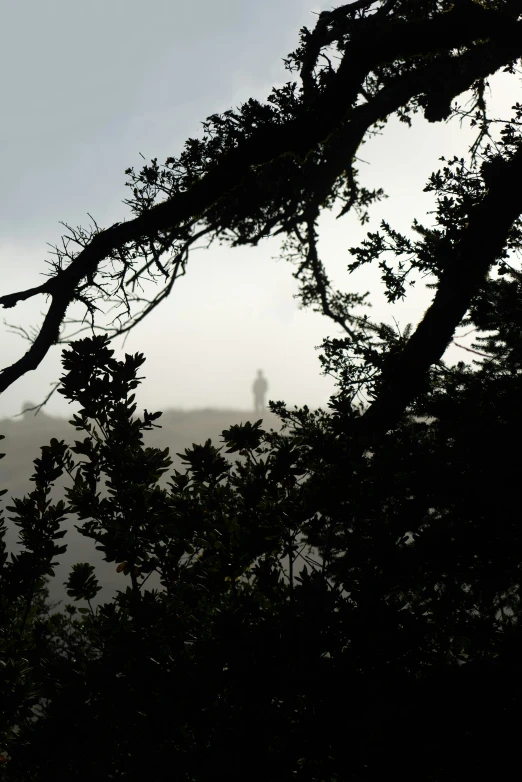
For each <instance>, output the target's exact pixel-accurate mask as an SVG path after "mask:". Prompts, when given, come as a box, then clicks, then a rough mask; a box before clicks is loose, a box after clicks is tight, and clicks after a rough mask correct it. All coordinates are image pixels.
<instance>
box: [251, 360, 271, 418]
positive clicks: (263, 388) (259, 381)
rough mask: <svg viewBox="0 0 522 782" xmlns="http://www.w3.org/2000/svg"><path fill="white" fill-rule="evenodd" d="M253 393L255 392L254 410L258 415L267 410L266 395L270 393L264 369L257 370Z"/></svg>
mask: <svg viewBox="0 0 522 782" xmlns="http://www.w3.org/2000/svg"><path fill="white" fill-rule="evenodd" d="M252 391H253V392H254V410H255V412H256V413H259V412H262V411H263V410H264V409H265V394H266V392H267V391H268V383H267V382H266V378H265V377H264V376H263V370H262V369H258V370H257V377H256V379H255V380H254V385H253V386H252Z"/></svg>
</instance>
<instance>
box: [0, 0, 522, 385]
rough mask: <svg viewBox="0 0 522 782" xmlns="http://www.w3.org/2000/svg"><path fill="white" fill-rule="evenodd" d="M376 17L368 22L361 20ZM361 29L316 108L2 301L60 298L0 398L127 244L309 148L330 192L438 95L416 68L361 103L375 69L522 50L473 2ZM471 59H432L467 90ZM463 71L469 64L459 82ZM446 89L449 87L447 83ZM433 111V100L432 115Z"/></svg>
mask: <svg viewBox="0 0 522 782" xmlns="http://www.w3.org/2000/svg"><path fill="white" fill-rule="evenodd" d="M356 5H357V4H356ZM359 5H361V4H359ZM368 5H371V4H370V3H363V4H362V5H361V8H363V7H366V6H368ZM393 5H394V4H393V3H386V4H385V5H383V6H382V7H381V10H382V9H384V8H385V6H387V7H388V8H392V7H393ZM354 10H355V5H354V4H352V5H351V6H344V7H343V8H342V9H337V11H340V12H342V13H346V15H348V16H350V17H352V16H353V12H354ZM334 13H337V12H334ZM339 15H341V14H339ZM373 16H377V14H374V15H373ZM372 19H373V17H369V18H368V19H365V20H357V21H370V20H372ZM327 21H328V17H327ZM319 23H321V19H320V20H319ZM323 24H324V18H323ZM354 30H356V31H357V34H355V32H354V34H353V36H352V38H351V39H350V41H349V42H348V43H347V45H346V50H345V53H344V55H343V58H342V61H341V64H340V66H339V68H338V70H337V72H336V73H335V78H334V79H333V82H332V84H331V86H330V87H329V88H328V89H325V90H324V91H323V92H322V93H321V94H320V95H318V96H317V97H316V98H315V99H314V101H313V106H312V107H311V106H310V105H306V104H304V108H303V110H302V111H301V112H299V113H298V114H297V115H296V116H295V117H294V118H291V119H290V120H288V121H287V122H284V123H279V124H277V123H275V124H274V123H271V124H268V125H265V126H262V127H259V128H258V129H256V130H254V131H253V132H252V133H251V134H250V135H249V136H248V137H246V138H244V139H242V140H241V143H239V144H238V145H237V147H236V148H235V149H232V150H231V151H229V152H227V153H225V154H224V155H223V156H221V157H220V158H219V159H217V160H216V162H215V163H214V164H213V165H212V166H211V167H210V169H209V170H208V171H207V173H206V174H205V175H204V176H203V177H202V178H201V179H200V180H199V181H196V182H194V183H193V184H192V186H191V187H190V188H189V189H188V190H187V191H184V192H178V193H176V194H174V195H173V196H172V197H171V198H168V199H167V200H166V201H164V202H162V203H159V204H156V205H155V206H151V207H150V208H149V209H146V210H144V211H143V212H142V213H141V214H139V215H138V216H137V217H136V218H135V219H133V220H129V221H127V222H124V223H120V224H116V225H114V226H112V227H111V228H109V229H107V230H104V231H100V232H98V233H96V234H95V235H94V236H93V238H92V240H91V241H90V242H89V243H88V244H87V246H85V247H84V249H82V251H81V252H79V253H78V254H77V255H76V256H75V257H74V258H73V259H72V260H71V263H70V264H69V266H68V267H67V268H65V269H60V270H59V271H58V272H57V274H56V275H55V276H54V277H52V278H50V279H49V280H47V281H46V282H45V283H44V284H43V285H41V286H38V287H35V288H30V289H28V290H25V291H20V292H17V293H12V294H7V295H5V296H2V297H0V304H1V305H2V306H4V307H8V308H9V307H13V306H15V305H16V304H17V302H19V301H23V300H27V299H29V298H31V297H33V296H35V295H38V294H48V295H50V296H51V299H52V302H51V305H50V307H49V310H48V312H47V315H46V317H45V319H44V322H43V325H42V327H41V329H40V332H39V334H38V336H37V338H36V339H35V341H34V343H33V344H32V345H31V347H30V349H29V350H28V351H27V353H26V354H25V355H24V356H23V357H22V358H21V359H20V360H19V361H17V362H16V363H15V364H13V365H12V366H10V367H7V368H5V369H4V370H2V372H1V373H0V392H2V391H4V390H5V389H6V388H8V387H9V386H10V385H11V384H12V383H14V382H15V381H16V380H17V379H18V378H19V377H21V376H22V375H23V374H25V372H27V371H30V370H32V369H35V368H36V367H37V366H38V365H39V363H40V362H41V361H42V359H43V358H44V357H45V355H46V353H47V352H48V350H49V348H50V347H51V346H52V345H53V344H54V343H55V342H56V341H57V340H58V339H59V333H60V328H61V326H62V324H63V322H64V318H65V315H66V312H67V309H68V307H69V306H70V304H71V303H73V301H75V300H76V299H77V298H78V287H79V286H80V284H81V283H82V281H83V280H85V279H87V280H93V279H94V277H95V275H96V273H97V272H98V270H99V266H100V263H101V262H102V261H103V260H105V259H108V258H112V259H113V260H118V253H119V252H121V250H122V248H124V247H126V246H128V245H129V244H135V245H136V244H137V245H138V246H139V243H140V242H143V241H144V240H146V239H149V238H150V237H156V236H158V234H161V232H169V234H170V237H171V241H172V240H175V239H176V238H177V235H178V233H179V236H181V237H183V236H185V235H186V231H187V226H191V225H194V223H195V222H197V221H198V220H204V219H205V217H206V215H207V214H208V212H209V210H211V209H212V207H213V206H214V205H215V204H216V203H218V202H219V201H220V199H221V198H222V197H223V195H224V194H227V193H228V194H229V193H231V192H233V191H234V190H235V189H237V188H240V187H241V184H242V182H243V180H244V179H245V177H247V176H249V175H250V174H251V172H252V170H253V169H254V168H255V167H263V166H265V165H267V164H269V163H271V162H272V161H273V160H276V159H282V158H283V157H284V156H286V155H290V156H293V157H294V158H296V159H298V160H300V161H306V159H307V157H308V155H309V154H310V152H311V150H314V149H317V148H318V146H320V145H323V146H324V147H325V148H327V151H328V153H329V156H330V157H329V159H328V158H327V159H326V162H325V164H324V167H323V169H322V170H321V167H319V169H318V171H319V174H318V179H320V178H321V177H323V181H324V191H327V189H328V185H329V184H331V182H332V178H335V176H336V175H337V176H338V175H339V173H340V171H341V172H342V168H343V167H345V168H347V167H349V166H350V165H351V159H352V156H350V154H349V153H350V150H349V147H350V137H351V141H352V145H353V147H355V146H356V145H357V146H358V143H360V140H361V138H362V135H364V132H366V131H367V130H368V129H369V127H370V126H371V124H373V123H374V122H375V121H376V116H377V115H379V117H380V118H382V117H385V116H388V115H389V113H391V112H392V111H393V110H395V108H396V107H397V105H399V106H400V105H403V104H404V102H407V101H408V100H410V99H411V98H412V97H413V96H414V95H416V94H424V93H425V92H426V91H428V92H429V90H430V85H429V84H428V85H426V82H422V80H421V71H422V70H423V69H422V68H419V69H417V68H414V69H413V70H412V71H411V72H410V73H407V74H405V75H401V76H398V77H397V79H396V82H395V87H396V91H395V92H394V84H393V83H392V84H390V85H388V87H386V88H385V89H384V90H382V91H381V92H378V93H377V95H376V96H375V97H373V96H372V100H371V101H369V102H368V103H367V104H366V105H364V106H357V105H355V104H356V102H357V98H358V95H359V94H360V93H361V89H362V85H363V82H364V79H365V78H366V76H367V75H368V73H370V72H371V71H372V70H373V69H375V68H376V67H379V66H381V65H383V64H385V63H393V62H395V61H397V60H401V59H406V58H409V57H412V56H415V57H419V56H420V57H430V56H433V54H434V53H436V52H440V51H448V50H451V49H453V48H455V47H465V46H471V45H472V44H473V42H474V41H476V40H483V41H487V42H489V50H490V52H491V53H492V61H494V62H495V64H496V66H497V67H499V65H502V64H507V63H510V62H511V61H512V60H513V59H514V58H517V57H520V56H521V54H522V43H521V42H522V23H520V22H514V21H513V18H509V17H507V16H506V15H505V14H502V13H500V12H497V11H490V10H487V9H485V8H483V7H481V6H479V5H477V4H475V3H473V2H471V0H469V2H466V3H459V4H457V5H455V7H454V9H453V10H452V11H451V12H448V13H443V14H438V15H437V16H435V17H433V18H431V19H427V20H423V21H413V22H405V21H397V22H394V20H393V17H382V18H381V22H380V24H377V23H374V24H372V25H362V26H359V27H354ZM473 55H474V53H473V50H471V51H470V52H468V53H467V55H463V57H462V58H458V57H452V58H451V59H452V60H454V61H455V63H453V62H449V60H448V61H446V62H445V63H444V64H443V63H432V64H431V67H434V68H435V69H436V68H437V67H438V68H439V70H440V69H442V71H444V67H445V68H446V70H445V71H444V73H445V76H446V77H447V76H450V79H452V80H455V84H456V89H457V90H458V89H461V90H462V89H466V88H467V87H469V82H470V78H471V77H472V76H474V77H475V79H476V78H477V70H480V65H481V63H482V70H484V67H483V63H484V59H483V58H477V57H476V56H475V62H474V63H473V59H474V57H473ZM466 57H467V59H466ZM478 59H480V62H479V61H478ZM466 63H467V64H468V67H467V71H466ZM459 65H460V66H464V67H462V72H461V74H460V79H459V73H458V69H459ZM429 67H430V65H427V66H426V68H428V69H429ZM489 72H491V71H488V73H489ZM442 75H443V74H442V72H441V77H442ZM438 83H439V84H444V83H445V82H444V79H443V78H442V79H441V81H440V82H438ZM446 83H447V80H446ZM454 89H455V88H454V87H453V86H452V88H451V90H449V92H450V93H451V92H454ZM415 90H416V92H415ZM446 92H448V89H446ZM455 94H458V92H457V93H455ZM446 98H447V94H445V99H446ZM429 106H430V102H429V100H428V105H427V110H426V114H427V115H428V109H429ZM311 108H312V109H313V110H311ZM365 115H366V116H365ZM363 117H364V119H363ZM379 117H378V118H379ZM347 147H348V149H347ZM352 181H353V180H352ZM315 185H316V187H315V188H314V190H316V192H318V190H317V187H318V182H316V183H315ZM320 189H321V188H319V190H320ZM324 191H323V192H324ZM225 228H226V226H225ZM209 230H210V229H209Z"/></svg>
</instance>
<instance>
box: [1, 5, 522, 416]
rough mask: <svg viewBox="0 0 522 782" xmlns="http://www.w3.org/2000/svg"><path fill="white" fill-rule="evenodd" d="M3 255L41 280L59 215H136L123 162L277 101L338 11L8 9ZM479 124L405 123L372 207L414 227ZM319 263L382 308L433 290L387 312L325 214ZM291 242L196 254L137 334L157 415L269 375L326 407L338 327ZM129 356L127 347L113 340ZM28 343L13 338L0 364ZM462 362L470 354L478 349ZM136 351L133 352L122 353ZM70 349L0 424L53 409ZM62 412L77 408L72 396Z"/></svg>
mask: <svg viewBox="0 0 522 782" xmlns="http://www.w3.org/2000/svg"><path fill="white" fill-rule="evenodd" d="M0 7H1V25H0V31H1V32H0V36H1V40H0V68H1V70H0V73H1V74H2V76H1V79H2V101H3V105H2V118H3V121H2V124H1V126H0V139H1V145H0V155H1V156H2V177H1V179H0V207H1V208H0V263H1V280H2V286H1V288H2V293H8V292H11V291H14V290H17V289H20V288H25V287H32V286H34V285H37V284H39V283H40V282H41V281H42V278H41V277H39V275H41V274H42V273H43V272H45V269H46V267H45V259H46V257H48V243H49V244H50V245H54V244H57V243H59V241H60V237H61V235H62V233H63V229H62V228H61V226H60V225H59V221H64V222H66V223H69V224H72V225H84V226H86V225H88V223H89V218H88V213H90V214H92V215H93V216H94V217H95V219H96V221H97V222H98V224H99V225H100V226H102V227H108V226H110V225H111V224H113V223H114V222H115V221H117V220H123V219H125V218H126V217H128V216H129V211H128V209H127V207H125V206H124V205H123V204H122V201H123V199H124V198H126V196H127V188H125V186H124V184H125V175H124V171H125V169H126V168H127V167H129V166H135V167H136V168H139V167H140V166H141V164H142V163H143V161H142V159H141V158H140V153H141V154H143V155H144V156H145V157H146V158H147V159H149V158H151V157H157V158H158V159H159V161H160V162H162V161H163V160H164V159H165V158H166V157H168V156H169V155H178V154H179V152H180V151H181V149H182V145H183V142H184V141H185V139H186V138H187V137H189V136H197V135H199V134H200V133H201V124H200V123H201V121H202V120H204V119H205V118H206V117H207V116H208V115H210V114H212V113H215V112H219V111H223V110H225V109H227V108H230V107H235V106H238V105H239V104H240V103H241V102H243V101H244V100H246V99H248V98H249V97H251V96H253V97H256V98H260V99H263V98H265V97H266V96H267V95H268V93H269V92H270V89H271V87H272V86H273V85H275V84H280V83H283V82H284V81H288V80H289V79H290V78H291V77H290V75H289V74H288V73H287V72H285V70H284V68H283V63H282V58H283V57H285V56H286V55H287V54H288V53H289V52H290V51H291V50H293V49H294V48H295V47H296V45H297V41H298V32H299V29H300V27H301V26H302V25H303V24H306V25H308V26H313V24H314V20H315V18H316V17H315V15H314V12H315V13H317V12H318V11H320V10H324V9H326V8H330V7H331V5H330V3H323V2H317V1H314V0H283V2H281V0H278V1H277V2H276V0H264V2H263V3H260V2H258V0H222V2H220V3H216V2H215V0H191V2H190V3H187V2H180V0H89V2H88V3H86V2H80V1H79V0H45V2H41V0H18V2H4V3H2V4H1V6H0ZM507 79H508V77H502V78H500V79H499V80H498V105H499V106H501V105H502V106H507V107H509V106H510V105H511V104H512V103H514V102H515V100H520V95H516V94H515V93H514V89H515V88H516V89H517V90H518V87H519V82H517V81H515V79H514V78H513V77H511V78H510V80H509V86H508V81H507ZM472 139H473V136H472V135H471V131H469V130H468V129H467V128H465V127H463V128H462V129H461V128H460V127H459V124H458V122H456V121H454V122H453V123H451V124H449V125H437V126H434V125H429V124H428V123H426V122H425V121H424V120H423V119H422V118H419V119H418V120H416V121H415V122H414V125H413V127H412V128H411V129H409V128H408V127H407V126H406V125H405V124H401V123H399V122H396V121H392V122H390V123H389V125H388V127H387V128H386V129H385V131H384V133H383V135H382V136H381V137H379V138H376V139H372V140H371V141H370V142H369V143H368V144H366V145H365V146H364V147H363V149H362V151H361V153H360V157H361V158H362V159H363V160H364V162H360V163H359V168H360V170H361V183H362V184H365V185H366V186H367V187H379V186H382V187H383V188H384V189H385V191H386V192H387V194H388V195H389V199H388V200H387V201H385V202H383V204H382V205H380V206H379V207H378V208H376V209H375V210H374V213H373V218H372V225H371V226H370V227H376V226H377V225H378V222H379V220H380V219H381V218H382V217H385V218H386V219H387V220H389V221H390V222H391V224H392V225H393V226H394V227H396V228H398V229H402V230H407V229H408V228H409V226H410V224H411V222H412V220H413V217H417V218H418V219H419V220H420V222H424V223H425V224H430V223H431V218H429V217H426V212H427V211H428V210H429V209H430V208H432V206H433V201H432V198H431V196H428V195H427V194H424V193H422V189H423V187H424V185H425V184H426V181H427V179H428V176H429V174H430V173H431V171H433V170H436V169H437V168H439V167H440V166H441V165H442V164H440V163H439V162H438V160H437V159H438V158H439V157H440V156H441V155H445V156H446V157H448V158H451V157H452V156H453V154H457V155H465V154H466V152H467V149H468V147H469V144H470V143H471V140H472ZM323 223H324V225H323V229H324V230H323V231H322V241H321V248H322V257H323V259H324V260H325V262H326V265H327V268H328V270H329V271H330V272H331V274H332V277H333V278H334V279H335V281H336V282H337V283H338V284H339V285H341V286H343V287H346V288H349V287H353V286H354V285H356V286H357V288H358V289H359V290H367V289H368V288H371V289H372V299H373V302H374V313H373V314H374V316H376V317H379V318H381V319H387V320H390V319H391V318H392V317H395V318H396V320H397V321H398V323H400V324H401V325H402V326H404V325H405V324H406V323H407V322H409V321H416V320H417V319H418V317H420V316H421V315H422V312H423V311H424V310H425V308H426V307H427V306H428V304H429V301H430V298H431V295H432V292H431V291H427V292H426V291H424V292H423V291H421V290H419V291H417V292H416V294H415V296H414V297H413V296H412V297H410V300H408V302H407V303H406V304H401V305H398V306H396V307H395V308H394V310H393V312H390V310H389V309H388V308H386V306H385V301H384V299H383V296H382V293H381V292H380V291H379V287H378V277H377V276H376V275H375V274H374V273H369V272H365V273H364V274H359V275H358V276H357V278H356V279H354V278H353V277H352V278H349V277H348V275H347V274H346V271H345V270H346V266H347V263H348V262H349V261H350V260H351V256H349V254H348V251H347V248H348V247H349V246H350V245H355V244H358V243H359V242H360V241H361V240H362V238H363V237H364V233H365V232H366V230H368V229H367V228H365V229H364V230H363V229H362V228H361V227H360V226H359V225H358V224H357V222H356V220H355V219H353V220H352V218H347V219H344V221H343V220H341V221H335V220H333V219H330V218H326V219H325V220H324V221H323ZM278 246H279V245H278V243H276V242H275V241H271V242H267V243H265V244H264V245H260V246H259V247H258V248H256V249H244V248H241V249H236V250H230V249H227V248H219V247H217V248H211V249H210V250H208V251H205V250H199V251H197V252H194V253H193V254H192V255H191V257H190V260H189V264H188V270H187V275H186V277H185V278H183V279H182V280H180V281H179V284H177V285H176V286H175V289H174V291H173V294H172V295H171V297H170V299H168V300H167V301H166V302H165V303H164V304H163V305H162V307H161V308H160V309H158V310H157V311H156V312H155V313H153V314H152V315H151V316H150V317H149V318H148V320H147V321H146V322H144V323H143V324H142V325H141V326H139V327H138V328H137V330H136V331H135V332H133V333H132V335H131V336H130V337H129V339H128V340H127V343H126V346H125V350H126V351H127V352H135V351H141V352H143V353H145V355H146V356H147V363H146V364H145V368H144V374H146V375H147V380H146V382H145V383H144V384H143V387H142V392H141V394H140V397H139V399H140V401H141V403H142V405H144V406H146V407H148V408H149V409H165V408H167V407H180V408H187V409H188V408H201V407H230V408H232V407H233V408H239V409H244V410H248V409H250V407H251V391H250V389H251V385H252V381H253V379H254V376H255V374H256V371H257V369H258V368H262V369H263V370H264V372H265V374H266V376H267V378H268V381H269V384H270V388H269V396H270V398H273V399H284V400H286V401H287V402H288V403H289V404H291V405H293V404H305V403H307V404H309V405H310V406H318V405H325V404H326V402H327V400H328V397H329V395H330V394H331V393H332V391H333V388H334V386H333V381H332V380H331V379H330V378H325V377H322V376H321V375H320V365H319V360H318V355H319V353H318V351H316V350H315V346H316V345H318V344H319V343H320V342H321V341H322V339H323V338H324V337H325V336H327V335H333V334H335V333H336V331H335V329H334V327H333V326H331V325H330V324H329V323H328V322H327V321H326V320H325V319H324V318H322V317H320V316H319V315H315V314H313V313H309V312H303V311H301V310H299V309H298V307H297V304H296V302H295V300H294V299H293V294H294V293H295V292H296V283H295V281H294V280H293V278H292V269H291V268H290V267H289V266H288V265H287V264H285V263H284V262H283V261H280V260H277V257H276V256H277V251H278ZM45 306H46V304H45V300H44V299H43V298H42V299H41V300H39V301H32V302H29V303H26V304H24V305H19V306H18V307H16V308H15V309H14V310H1V314H2V317H3V318H5V319H6V320H7V321H8V322H10V323H15V324H19V325H21V326H24V327H28V326H30V325H31V324H33V325H36V324H38V323H39V322H40V321H41V315H40V313H43V312H44V311H45ZM116 345H117V346H118V350H120V349H121V340H120V342H119V343H116ZM25 349H26V343H24V342H23V341H22V340H21V339H20V338H19V337H17V336H13V335H10V334H8V333H5V327H4V333H3V335H2V348H1V355H0V363H1V364H2V365H3V366H5V365H8V364H10V363H12V362H13V361H15V360H16V359H17V358H18V357H19V355H20V354H21V352H23V351H24V350H25ZM453 351H454V353H453V355H454V356H455V357H456V358H462V359H463V358H465V357H466V354H463V355H457V353H458V351H457V349H455V348H454V349H453ZM121 353H122V354H123V350H121ZM59 356H60V349H59V348H57V349H55V350H54V351H53V352H52V353H51V354H49V355H48V356H47V358H46V360H45V361H44V362H43V364H42V365H41V366H40V368H39V369H38V370H37V371H35V372H32V373H29V374H28V375H26V376H25V377H24V378H22V379H21V380H19V381H18V382H17V383H16V384H15V385H14V386H13V387H12V388H11V389H9V390H8V391H7V392H5V393H4V394H3V395H2V396H1V397H0V416H11V415H14V414H16V413H18V412H19V411H20V409H21V406H22V403H23V402H25V401H27V400H32V401H34V402H39V401H41V400H42V399H43V397H44V396H45V395H46V394H47V392H48V390H49V388H50V384H51V383H52V382H53V381H54V380H55V379H57V377H58V376H59V374H60V364H59ZM47 410H48V412H49V413H52V414H60V415H63V414H66V413H67V409H66V405H65V403H64V402H63V400H62V399H61V397H59V396H58V395H56V394H55V395H54V397H53V398H52V400H51V401H50V402H49V405H48V408H47Z"/></svg>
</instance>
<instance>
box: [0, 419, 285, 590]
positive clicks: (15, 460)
mask: <svg viewBox="0 0 522 782" xmlns="http://www.w3.org/2000/svg"><path fill="white" fill-rule="evenodd" d="M259 418H262V419H263V428H265V429H271V428H273V429H279V428H280V421H279V419H278V418H276V416H274V415H272V414H271V413H270V412H269V411H265V412H264V413H263V414H261V413H254V412H250V411H241V410H226V409H221V410H219V409H205V410H188V411H184V410H172V409H171V410H166V411H165V412H164V413H163V415H162V417H161V419H159V421H158V422H157V423H160V424H161V428H160V429H154V430H153V431H152V432H146V433H145V442H146V445H149V446H153V447H157V448H167V447H168V448H169V449H170V454H171V458H172V460H173V466H172V469H178V470H184V468H183V467H182V465H181V459H180V458H179V457H178V456H177V455H176V454H177V453H182V452H183V451H184V450H185V448H187V447H189V446H191V445H192V443H204V442H205V440H207V439H208V438H211V440H212V442H213V443H214V444H215V445H216V446H221V445H222V444H223V443H222V441H221V432H222V431H223V429H227V428H229V427H230V426H231V425H232V424H238V423H241V422H243V423H244V422H245V421H252V422H254V421H256V420H258V419H259ZM0 434H3V435H5V440H2V441H1V442H0V451H1V452H3V453H5V454H6V456H5V457H4V459H2V461H1V462H0V488H2V489H7V494H5V495H4V497H3V498H2V500H3V503H2V507H3V508H4V512H5V507H6V506H9V505H10V504H11V498H13V497H23V496H24V495H25V494H27V493H28V492H30V491H31V490H32V488H33V484H32V483H31V480H30V477H31V475H32V472H33V460H34V459H36V458H38V457H39V455H40V448H41V446H43V445H47V444H48V443H49V440H50V439H51V438H52V437H56V438H57V439H58V440H64V441H65V442H66V443H68V444H70V445H72V444H73V443H74V440H78V439H83V433H82V432H77V431H76V430H75V429H74V427H72V426H71V425H70V424H69V423H68V419H66V418H59V417H55V416H50V415H47V414H45V413H43V412H40V413H39V414H38V415H36V416H35V415H34V414H32V413H26V414H25V415H24V416H21V417H19V418H15V419H3V420H0ZM66 483H67V481H65V484H66ZM62 498H63V499H65V495H64V492H63V485H60V486H57V487H56V490H55V492H54V494H53V499H55V500H58V499H62ZM9 515H10V514H9V513H8V512H5V516H6V517H7V519H8V521H7V525H8V534H7V544H8V547H9V550H13V548H14V547H15V546H16V540H17V530H16V528H15V526H14V524H13V523H12V522H10V521H9ZM74 523H75V521H74V519H72V518H70V519H69V520H68V521H67V522H66V526H67V529H68V532H67V535H66V536H65V538H64V539H63V542H64V543H67V547H68V548H67V551H66V552H65V554H63V555H62V557H61V564H60V566H59V567H58V568H57V569H56V576H55V578H54V579H53V580H52V582H51V583H50V585H49V586H50V593H51V598H52V599H53V600H66V601H67V602H69V598H67V596H66V594H65V590H64V587H63V581H64V580H65V578H66V577H67V575H68V574H69V572H70V568H71V565H73V564H74V563H76V562H91V563H92V564H95V565H96V567H97V576H98V578H99V579H100V583H101V584H102V586H103V589H102V591H101V592H100V593H99V596H98V601H96V602H99V601H100V600H102V601H103V600H107V599H109V598H110V597H111V595H113V594H114V591H115V590H116V589H118V588H119V589H125V587H126V586H127V577H126V576H124V575H123V574H118V573H116V565H115V563H113V562H111V563H107V562H104V561H103V560H102V558H101V554H100V552H98V551H96V550H95V548H94V542H93V541H91V540H89V539H88V538H85V537H83V536H82V535H80V534H79V532H77V530H76V529H75V528H74ZM147 583H148V584H150V586H151V587H152V586H156V587H157V586H158V585H159V581H158V580H157V579H156V580H155V579H154V578H153V577H152V576H151V577H150V578H149V579H148V582H147Z"/></svg>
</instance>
